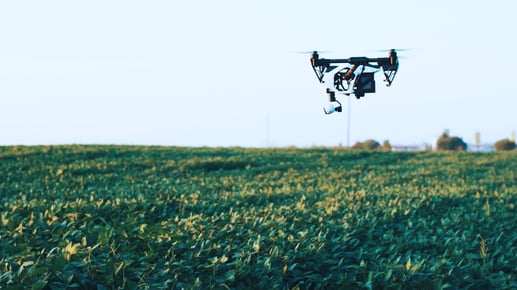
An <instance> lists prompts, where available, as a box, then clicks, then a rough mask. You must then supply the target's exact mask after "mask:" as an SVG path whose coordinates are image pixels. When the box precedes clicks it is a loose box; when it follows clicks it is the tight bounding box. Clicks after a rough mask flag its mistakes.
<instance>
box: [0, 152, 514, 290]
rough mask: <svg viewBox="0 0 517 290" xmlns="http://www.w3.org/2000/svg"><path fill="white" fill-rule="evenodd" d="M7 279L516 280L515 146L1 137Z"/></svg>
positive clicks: (485, 283)
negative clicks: (357, 146) (396, 148)
mask: <svg viewBox="0 0 517 290" xmlns="http://www.w3.org/2000/svg"><path fill="white" fill-rule="evenodd" d="M0 200H1V201H0V218H1V219H0V288H2V289H3V288H5V289H27V288H32V289H63V288H68V289H137V288H138V289H182V288H184V289H517V214H516V213H517V209H516V208H515V207H516V203H517V152H515V151H514V152H489V153H472V152H444V153H438V152H383V151H349V150H344V149H339V148H328V149H321V148H315V149H295V148H279V149H244V148H182V147H154V146H115V145H113V146H99V145H84V146H83V145H67V146H65V145H63V146H29V147H24V146H5V147H0Z"/></svg>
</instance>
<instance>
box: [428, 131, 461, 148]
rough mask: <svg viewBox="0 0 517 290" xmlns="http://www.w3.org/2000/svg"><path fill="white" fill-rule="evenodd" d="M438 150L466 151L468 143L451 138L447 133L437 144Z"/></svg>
mask: <svg viewBox="0 0 517 290" xmlns="http://www.w3.org/2000/svg"><path fill="white" fill-rule="evenodd" d="M436 150H438V151H465V150H467V143H465V142H464V141H463V139H461V138H460V137H456V136H452V137H451V136H449V133H448V132H447V131H445V132H443V133H442V136H440V138H438V141H437V142H436Z"/></svg>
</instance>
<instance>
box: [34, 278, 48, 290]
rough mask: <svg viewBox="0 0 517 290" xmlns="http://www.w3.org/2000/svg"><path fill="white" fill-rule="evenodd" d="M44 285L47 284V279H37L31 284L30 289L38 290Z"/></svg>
mask: <svg viewBox="0 0 517 290" xmlns="http://www.w3.org/2000/svg"><path fill="white" fill-rule="evenodd" d="M45 286H47V281H44V280H38V281H36V282H34V283H32V285H31V289H32V290H39V289H43V288H44V287H45Z"/></svg>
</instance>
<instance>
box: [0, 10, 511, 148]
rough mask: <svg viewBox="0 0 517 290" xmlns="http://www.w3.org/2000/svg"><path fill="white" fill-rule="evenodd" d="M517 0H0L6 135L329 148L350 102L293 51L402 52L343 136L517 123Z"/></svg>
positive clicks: (23, 139)
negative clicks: (333, 109)
mask: <svg viewBox="0 0 517 290" xmlns="http://www.w3.org/2000/svg"><path fill="white" fill-rule="evenodd" d="M515 3H517V2H515V1H500V0H495V1H445V0H441V1H425V2H424V1H397V0H393V1H317V2H316V1H237V0H235V1H229V0H228V1H225V0H223V1H119V0H117V1H64V0H63V1H52V0H50V1H1V2H0V145H11V144H26V145H31V144H64V143H66V144H69V143H96V144H113V143H115V144H155V145H181V146H266V145H271V146H290V145H295V146H312V145H324V146H334V145H338V144H343V145H346V142H347V119H348V116H347V113H346V112H347V110H348V109H347V104H348V99H347V98H349V97H346V96H340V97H339V99H340V100H341V101H342V103H343V105H344V113H341V114H333V115H329V116H325V115H324V114H323V111H322V107H323V105H325V103H326V100H327V96H326V95H325V92H324V90H325V87H323V86H322V85H321V84H319V83H318V81H317V79H316V76H315V75H314V73H313V71H312V69H311V67H310V64H309V58H310V55H304V54H298V53H296V52H298V51H311V50H315V49H317V50H327V51H332V53H329V54H325V55H322V56H323V57H340V58H344V57H351V56H370V57H380V56H384V55H386V53H384V52H377V51H376V50H380V49H390V48H414V49H413V50H410V51H405V52H402V53H400V55H401V56H405V58H404V59H401V65H400V70H399V73H398V75H397V77H396V79H395V82H394V84H393V85H392V87H389V88H387V87H385V86H384V84H383V82H382V78H381V75H380V74H378V75H377V78H376V83H377V93H375V94H369V95H366V97H365V98H362V99H360V100H356V99H355V98H353V99H351V102H350V103H351V115H350V120H351V126H350V128H351V131H350V143H351V144H353V143H355V142H356V141H364V140H366V139H369V138H373V139H376V140H378V141H380V142H382V141H383V140H386V139H387V140H389V141H390V142H391V143H392V144H422V143H433V142H434V141H435V139H436V138H437V137H438V136H439V135H440V134H441V133H442V131H443V130H444V129H449V131H450V133H451V134H452V135H457V136H460V137H462V138H463V139H464V140H465V141H467V142H468V143H471V142H473V140H474V134H475V132H480V133H481V141H482V143H493V142H495V141H497V140H500V139H503V138H508V137H510V136H511V133H512V131H516V130H517V94H516V92H515V90H516V85H517V75H516V72H515V69H516V65H517V41H516V37H515V29H516V28H517V17H516V15H515V13H516V11H517V4H515Z"/></svg>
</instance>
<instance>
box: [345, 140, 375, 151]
mask: <svg viewBox="0 0 517 290" xmlns="http://www.w3.org/2000/svg"><path fill="white" fill-rule="evenodd" d="M380 148H381V144H380V143H379V142H377V141H375V140H372V139H369V140H366V141H364V142H357V143H355V144H354V146H352V149H360V150H375V149H380Z"/></svg>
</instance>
